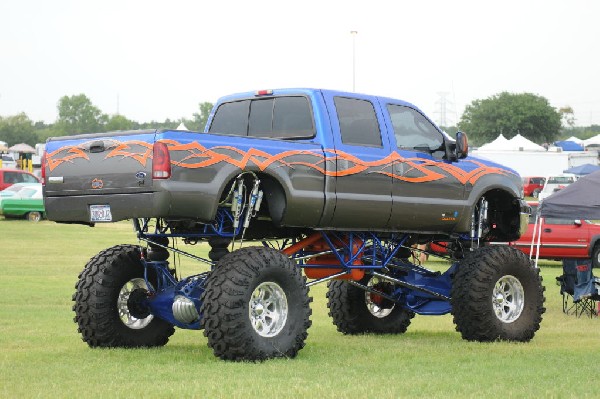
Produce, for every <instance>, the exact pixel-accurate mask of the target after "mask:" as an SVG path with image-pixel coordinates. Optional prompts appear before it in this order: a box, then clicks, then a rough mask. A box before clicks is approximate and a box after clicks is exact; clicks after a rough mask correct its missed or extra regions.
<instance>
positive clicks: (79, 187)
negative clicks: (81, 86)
mask: <svg viewBox="0 0 600 399" xmlns="http://www.w3.org/2000/svg"><path fill="white" fill-rule="evenodd" d="M155 133H156V132H155V131H154V130H146V131H133V132H118V133H102V134H85V135H78V136H69V137H56V138H51V139H49V140H48V142H47V143H46V186H45V192H44V195H45V196H71V195H98V194H126V193H136V192H147V191H151V190H152V145H153V143H154V136H155Z"/></svg>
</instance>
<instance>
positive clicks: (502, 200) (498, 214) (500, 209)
mask: <svg viewBox="0 0 600 399" xmlns="http://www.w3.org/2000/svg"><path fill="white" fill-rule="evenodd" d="M483 197H484V198H485V199H486V201H487V203H488V212H487V222H488V226H489V233H488V237H486V238H487V239H493V240H499V241H512V240H516V239H518V238H519V228H520V216H521V208H520V203H519V200H518V199H517V198H515V197H514V196H513V195H511V194H510V193H508V192H506V191H504V190H500V189H495V190H491V191H488V192H486V193H485V195H484V196H483Z"/></svg>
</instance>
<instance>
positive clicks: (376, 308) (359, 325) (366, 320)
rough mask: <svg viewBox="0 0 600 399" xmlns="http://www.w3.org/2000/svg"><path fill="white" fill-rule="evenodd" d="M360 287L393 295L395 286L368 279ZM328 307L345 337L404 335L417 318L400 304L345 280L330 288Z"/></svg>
mask: <svg viewBox="0 0 600 399" xmlns="http://www.w3.org/2000/svg"><path fill="white" fill-rule="evenodd" d="M360 283H361V284H363V285H367V286H370V287H375V288H376V289H378V290H379V291H382V292H385V293H391V291H392V290H393V285H392V284H390V283H388V282H383V281H379V279H378V278H377V277H372V276H365V277H364V278H363V279H362V280H361V281H360ZM327 286H328V288H329V291H328V292H327V298H328V301H327V307H328V308H329V316H331V318H332V320H333V324H334V325H335V326H336V327H337V330H338V331H339V332H341V333H343V334H350V335H355V334H365V333H374V334H403V333H405V332H406V329H407V328H408V326H409V325H410V322H411V319H412V318H413V317H414V316H415V314H414V313H413V312H411V311H409V310H406V309H404V308H402V307H401V306H400V305H398V304H394V303H392V302H391V301H389V300H387V299H385V298H382V297H380V296H377V295H374V294H370V293H369V292H367V291H365V290H363V289H361V288H359V287H356V286H354V285H351V284H350V283H348V282H347V281H344V280H333V281H330V282H329V283H328V284H327Z"/></svg>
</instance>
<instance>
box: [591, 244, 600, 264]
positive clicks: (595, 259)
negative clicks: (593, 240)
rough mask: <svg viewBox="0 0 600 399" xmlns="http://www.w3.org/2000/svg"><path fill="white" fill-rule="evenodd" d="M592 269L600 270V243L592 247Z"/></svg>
mask: <svg viewBox="0 0 600 399" xmlns="http://www.w3.org/2000/svg"><path fill="white" fill-rule="evenodd" d="M592 268H595V269H596V270H599V268H600V243H598V244H596V246H594V250H593V251H592Z"/></svg>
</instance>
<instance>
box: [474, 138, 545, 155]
mask: <svg viewBox="0 0 600 399" xmlns="http://www.w3.org/2000/svg"><path fill="white" fill-rule="evenodd" d="M479 151H546V149H545V148H544V147H542V146H541V145H537V144H536V143H534V142H533V141H531V140H528V139H526V138H525V137H523V136H521V135H520V134H517V135H516V136H515V137H513V138H512V139H510V140H507V139H506V137H504V136H503V135H502V134H500V135H499V136H498V137H496V139H495V140H494V141H492V142H490V143H487V144H484V145H482V146H481V147H479Z"/></svg>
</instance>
